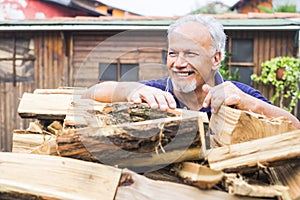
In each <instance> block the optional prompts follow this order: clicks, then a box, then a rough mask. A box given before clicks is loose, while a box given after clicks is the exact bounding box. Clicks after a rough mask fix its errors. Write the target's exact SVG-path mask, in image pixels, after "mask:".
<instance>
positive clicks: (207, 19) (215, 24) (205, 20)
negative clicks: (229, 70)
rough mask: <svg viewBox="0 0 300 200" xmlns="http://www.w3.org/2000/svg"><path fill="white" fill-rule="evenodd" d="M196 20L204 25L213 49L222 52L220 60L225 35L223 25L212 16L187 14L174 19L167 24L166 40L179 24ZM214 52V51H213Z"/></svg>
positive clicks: (223, 55)
mask: <svg viewBox="0 0 300 200" xmlns="http://www.w3.org/2000/svg"><path fill="white" fill-rule="evenodd" d="M191 21H193V22H198V23H200V24H202V25H204V26H205V27H207V29H208V31H209V33H210V36H211V38H212V42H213V47H214V48H215V49H214V51H215V50H217V51H220V52H221V54H222V60H223V59H224V58H225V45H226V35H225V33H224V28H223V25H222V24H221V23H220V22H219V21H217V20H216V19H215V18H213V17H212V16H204V15H199V14H198V15H187V16H184V17H182V18H180V19H178V20H176V21H175V22H174V23H173V24H171V25H170V26H169V29H168V40H170V35H171V34H172V33H173V31H174V30H175V29H176V28H177V27H179V26H180V25H182V24H184V23H187V22H191ZM213 53H214V52H213Z"/></svg>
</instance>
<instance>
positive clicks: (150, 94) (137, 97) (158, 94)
mask: <svg viewBox="0 0 300 200" xmlns="http://www.w3.org/2000/svg"><path fill="white" fill-rule="evenodd" d="M129 101H130V102H133V103H142V102H146V103H147V104H148V105H149V106H150V107H151V108H152V109H160V110H162V111H166V110H167V109H168V108H171V109H174V108H176V102H175V99H174V97H173V96H172V95H171V94H170V93H168V92H164V91H161V90H158V89H154V88H143V89H141V90H137V91H135V93H134V94H132V96H131V97H130V98H129Z"/></svg>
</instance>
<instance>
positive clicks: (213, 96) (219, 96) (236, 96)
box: [202, 81, 246, 113]
mask: <svg viewBox="0 0 300 200" xmlns="http://www.w3.org/2000/svg"><path fill="white" fill-rule="evenodd" d="M202 89H203V91H204V92H206V93H207V95H206V97H205V99H204V101H203V107H205V108H207V107H208V106H209V105H210V106H211V112H213V113H216V112H218V110H219V108H220V107H221V105H227V106H233V105H234V106H235V107H236V108H238V109H245V108H244V104H243V102H244V97H245V95H246V94H245V93H243V92H242V91H241V90H240V89H238V88H237V87H236V86H235V85H234V84H233V83H231V82H229V81H228V82H224V83H222V84H220V85H217V86H215V87H211V86H209V85H207V84H205V85H203V87H202Z"/></svg>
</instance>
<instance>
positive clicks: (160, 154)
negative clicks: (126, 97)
mask: <svg viewBox="0 0 300 200" xmlns="http://www.w3.org/2000/svg"><path fill="white" fill-rule="evenodd" d="M82 92H84V89H78V88H73V89H72V88H69V89H57V90H37V91H35V93H33V94H31V93H25V94H24V95H23V97H22V99H21V102H20V105H19V110H18V112H19V114H20V116H21V117H23V118H36V121H35V122H32V123H31V124H30V126H29V127H28V129H26V130H15V131H14V133H13V142H14V144H13V153H10V154H11V156H7V154H5V153H3V154H0V159H1V161H0V162H1V163H6V164H7V166H6V164H5V165H3V166H2V168H1V165H0V171H2V170H4V171H5V170H6V167H7V170H8V169H9V166H11V167H12V165H11V163H14V160H15V159H16V160H18V162H16V165H15V166H14V167H15V168H16V169H19V168H18V167H19V166H17V165H19V164H20V165H22V166H24V170H27V171H30V172H28V174H27V175H28V176H35V177H38V178H40V179H43V180H48V176H49V180H52V179H61V180H64V181H62V182H60V183H59V184H57V185H56V186H55V181H54V183H51V184H45V183H44V184H41V180H38V178H36V179H32V180H30V183H28V184H27V183H26V184H25V181H24V180H25V179H24V180H23V179H20V180H18V179H17V177H18V176H20V174H22V173H24V172H23V171H22V170H20V171H18V172H19V173H20V174H19V175H18V174H17V173H16V175H12V174H11V173H8V175H7V176H5V177H3V178H2V177H0V185H1V186H2V185H3V186H4V187H0V197H1V195H7V196H11V195H21V196H22V195H29V196H39V197H43V198H48V197H51V198H57V199H74V198H73V197H75V196H76V195H77V196H78V198H79V199H101V198H99V196H97V195H100V196H101V194H103V196H101V197H102V198H104V197H107V199H131V198H132V197H133V196H135V197H139V198H138V199H154V198H158V197H161V198H162V199H174V198H178V197H180V198H182V199H193V198H195V196H197V197H199V198H201V197H203V198H206V199H212V198H216V199H218V198H219V199H240V198H242V197H243V198H245V199H246V198H247V197H251V199H253V198H254V199H255V198H273V199H297V198H299V197H300V192H299V191H300V190H299V187H300V186H299V185H300V164H298V163H299V156H300V130H296V129H295V128H293V127H292V125H291V123H290V122H288V121H287V120H285V119H282V118H276V119H268V118H266V117H265V116H262V115H258V114H254V113H251V112H245V111H240V110H236V109H233V108H229V107H226V106H223V107H221V109H220V111H219V112H218V113H217V114H214V115H213V116H212V118H211V120H210V122H209V121H208V119H207V116H206V114H203V113H199V112H194V111H188V110H180V109H177V110H172V111H168V112H162V111H158V110H152V109H150V108H149V107H148V106H147V105H144V104H140V105H137V104H131V103H113V104H104V103H100V102H95V101H93V100H89V99H81V94H82ZM20 153H26V154H20ZM29 154H43V155H29ZM49 155H52V156H49ZM35 156H37V157H35ZM66 157H68V158H66ZM8 158H9V159H8ZM29 160H30V161H29ZM39 160H41V161H40V162H39ZM46 163H47V166H48V167H47V168H45V167H44V165H46ZM59 163H60V164H59ZM67 163H69V164H67ZM32 165H35V166H32ZM73 165H74V168H73V167H72V166H73ZM31 166H32V168H31ZM91 167H93V169H94V168H95V170H92V171H90V169H91ZM70 168H71V169H70ZM79 168H80V170H79ZM30 169H32V170H30ZM34 169H38V170H36V171H35V170H34ZM50 169H51V173H55V174H56V175H54V174H51V173H49V175H48V172H49V170H50ZM84 169H85V170H86V171H85V170H84ZM96 169H99V170H98V171H97V170H96ZM100 170H102V171H103V173H102V172H99V171H100ZM83 171H84V172H83ZM96 171H97V172H96ZM77 173H78V177H77V175H74V174H77ZM50 176H51V177H50ZM73 176H75V177H73ZM81 176H84V177H90V178H88V180H87V178H82V177H81ZM79 179H80V180H79ZM153 179H156V181H154V180H153ZM12 180H15V181H14V182H13V181H12ZM158 180H159V181H158ZM72 181H77V182H80V181H82V182H81V184H82V185H85V184H86V183H87V185H86V187H89V186H88V185H89V184H93V183H94V181H95V182H97V181H98V184H101V183H102V184H104V185H103V187H104V188H103V190H102V189H99V190H98V193H97V187H96V188H95V187H94V186H93V187H90V188H88V191H87V192H86V193H88V194H86V196H85V192H83V191H81V190H78V191H77V190H76V189H75V188H72V187H71V185H72V184H70V183H72ZM83 181H85V182H83ZM47 182H49V181H47ZM100 182H101V183H100ZM188 185H190V186H188ZM23 186H24V187H23ZM74 187H76V186H74ZM105 187H110V188H113V189H112V190H105ZM1 188H4V189H1ZM29 188H38V189H29ZM98 188H99V187H98ZM74 189H75V190H76V192H75V191H74ZM69 190H70V191H72V192H70V193H68V194H67V192H62V191H69ZM104 190H105V191H104ZM169 190H171V191H172V193H170V192H169ZM89 191H91V192H89ZM75 193H76V194H75ZM154 194H155V195H154ZM132 195H133V196H132ZM105 199H106V198H105Z"/></svg>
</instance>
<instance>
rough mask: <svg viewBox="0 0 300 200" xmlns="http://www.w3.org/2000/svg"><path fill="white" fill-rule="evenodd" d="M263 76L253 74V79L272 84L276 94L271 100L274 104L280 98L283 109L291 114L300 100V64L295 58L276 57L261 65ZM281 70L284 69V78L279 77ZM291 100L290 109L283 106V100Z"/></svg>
mask: <svg viewBox="0 0 300 200" xmlns="http://www.w3.org/2000/svg"><path fill="white" fill-rule="evenodd" d="M261 66H262V71H261V75H260V76H258V75H257V74H252V75H251V79H252V80H253V81H255V82H262V83H264V84H271V85H273V86H275V94H274V95H273V97H272V98H271V102H272V103H274V102H275V100H276V99H278V98H279V104H280V107H281V108H284V109H285V110H287V111H289V112H291V111H292V110H293V108H294V107H295V106H296V104H297V101H298V99H300V91H299V80H300V62H299V59H297V58H294V57H288V56H286V57H276V58H272V59H271V60H267V61H265V62H263V63H262V64H261ZM279 69H283V76H282V77H278V75H279V74H278V73H279ZM284 99H289V100H290V102H289V105H288V107H285V106H284V105H283V100H284Z"/></svg>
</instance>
